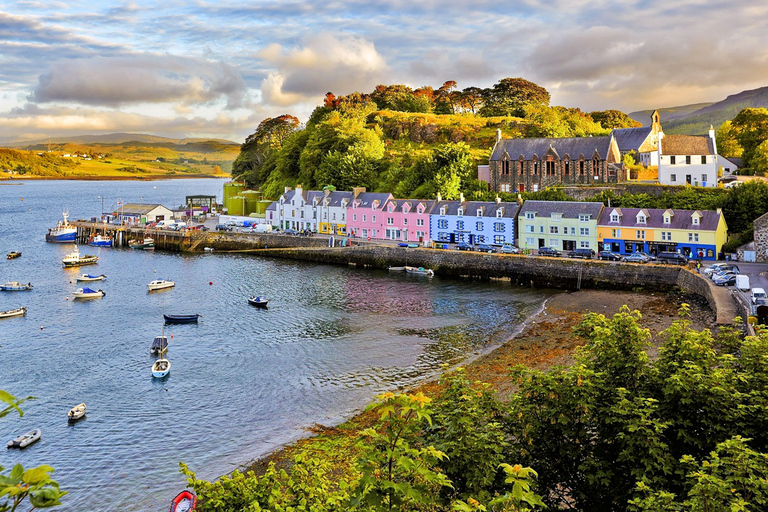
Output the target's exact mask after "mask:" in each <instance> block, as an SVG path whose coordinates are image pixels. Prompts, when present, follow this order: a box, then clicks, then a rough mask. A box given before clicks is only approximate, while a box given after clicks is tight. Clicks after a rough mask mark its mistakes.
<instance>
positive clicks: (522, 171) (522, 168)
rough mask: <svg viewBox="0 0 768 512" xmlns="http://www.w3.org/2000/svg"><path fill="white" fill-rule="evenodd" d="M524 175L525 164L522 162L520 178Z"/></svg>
mask: <svg viewBox="0 0 768 512" xmlns="http://www.w3.org/2000/svg"><path fill="white" fill-rule="evenodd" d="M523 173H525V162H524V161H522V160H520V176H522V175H523Z"/></svg>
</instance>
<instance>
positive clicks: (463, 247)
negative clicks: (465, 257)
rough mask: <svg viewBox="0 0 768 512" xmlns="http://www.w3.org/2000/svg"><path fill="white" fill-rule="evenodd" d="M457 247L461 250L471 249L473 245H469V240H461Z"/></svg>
mask: <svg viewBox="0 0 768 512" xmlns="http://www.w3.org/2000/svg"><path fill="white" fill-rule="evenodd" d="M456 249H458V250H459V251H471V250H472V246H471V245H469V244H468V243H467V242H459V243H457V244H456Z"/></svg>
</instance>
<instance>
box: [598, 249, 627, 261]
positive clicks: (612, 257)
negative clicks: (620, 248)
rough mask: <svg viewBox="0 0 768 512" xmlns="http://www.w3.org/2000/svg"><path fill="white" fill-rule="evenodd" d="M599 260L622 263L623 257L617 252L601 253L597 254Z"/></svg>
mask: <svg viewBox="0 0 768 512" xmlns="http://www.w3.org/2000/svg"><path fill="white" fill-rule="evenodd" d="M597 257H598V259H601V260H605V261H621V259H622V256H621V254H616V253H615V252H611V251H600V252H599V253H597Z"/></svg>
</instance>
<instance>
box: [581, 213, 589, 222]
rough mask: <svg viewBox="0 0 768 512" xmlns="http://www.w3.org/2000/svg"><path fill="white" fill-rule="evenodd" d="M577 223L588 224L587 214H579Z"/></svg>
mask: <svg viewBox="0 0 768 512" xmlns="http://www.w3.org/2000/svg"><path fill="white" fill-rule="evenodd" d="M579 222H589V215H588V214H584V213H582V214H579Z"/></svg>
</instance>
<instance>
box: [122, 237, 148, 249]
mask: <svg viewBox="0 0 768 512" xmlns="http://www.w3.org/2000/svg"><path fill="white" fill-rule="evenodd" d="M128 247H130V248H131V249H143V250H145V251H147V250H152V249H154V248H155V240H154V238H150V237H146V238H144V240H131V241H130V242H128Z"/></svg>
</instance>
